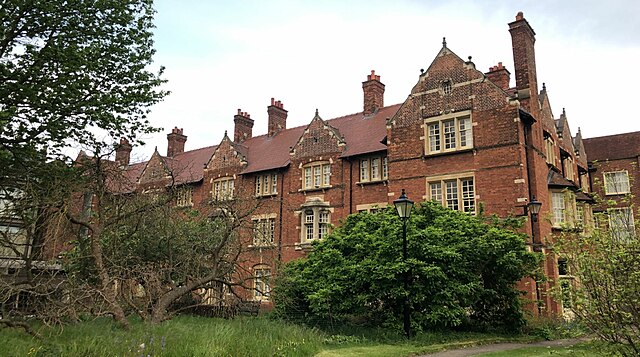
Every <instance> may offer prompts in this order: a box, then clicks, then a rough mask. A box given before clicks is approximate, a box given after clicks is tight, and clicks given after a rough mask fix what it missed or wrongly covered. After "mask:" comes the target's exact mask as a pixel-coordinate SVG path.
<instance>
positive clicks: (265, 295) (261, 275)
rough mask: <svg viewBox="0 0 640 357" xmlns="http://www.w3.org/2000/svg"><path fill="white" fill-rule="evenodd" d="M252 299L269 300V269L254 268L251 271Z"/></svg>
mask: <svg viewBox="0 0 640 357" xmlns="http://www.w3.org/2000/svg"><path fill="white" fill-rule="evenodd" d="M253 277H254V278H253V288H254V291H253V298H254V300H269V295H270V294H271V285H270V283H269V280H270V278H271V269H270V268H267V267H259V268H254V270H253Z"/></svg>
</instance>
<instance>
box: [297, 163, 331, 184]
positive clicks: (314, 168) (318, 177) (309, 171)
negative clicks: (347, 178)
mask: <svg viewBox="0 0 640 357" xmlns="http://www.w3.org/2000/svg"><path fill="white" fill-rule="evenodd" d="M303 175H304V176H303V187H302V188H303V189H304V190H309V189H314V188H321V187H329V186H330V183H331V180H330V178H331V164H329V163H328V162H324V163H313V164H310V165H307V166H305V167H304V168H303Z"/></svg>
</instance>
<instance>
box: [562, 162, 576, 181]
mask: <svg viewBox="0 0 640 357" xmlns="http://www.w3.org/2000/svg"><path fill="white" fill-rule="evenodd" d="M562 165H563V166H564V177H565V178H566V179H567V180H569V181H572V182H574V181H575V178H574V177H575V170H574V169H573V158H572V157H571V156H567V157H565V158H564V160H562Z"/></svg>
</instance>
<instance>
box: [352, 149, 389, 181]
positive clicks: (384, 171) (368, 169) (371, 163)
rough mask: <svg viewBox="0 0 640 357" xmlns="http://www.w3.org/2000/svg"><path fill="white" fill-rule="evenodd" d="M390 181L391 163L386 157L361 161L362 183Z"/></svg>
mask: <svg viewBox="0 0 640 357" xmlns="http://www.w3.org/2000/svg"><path fill="white" fill-rule="evenodd" d="M388 179H389V161H388V159H387V156H386V155H383V156H369V157H366V158H363V159H360V181H359V183H363V182H381V181H385V180H388Z"/></svg>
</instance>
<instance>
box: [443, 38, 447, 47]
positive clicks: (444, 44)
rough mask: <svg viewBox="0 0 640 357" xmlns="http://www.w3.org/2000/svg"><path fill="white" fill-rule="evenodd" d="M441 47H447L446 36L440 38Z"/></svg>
mask: <svg viewBox="0 0 640 357" xmlns="http://www.w3.org/2000/svg"><path fill="white" fill-rule="evenodd" d="M442 47H447V38H446V37H443V38H442Z"/></svg>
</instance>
